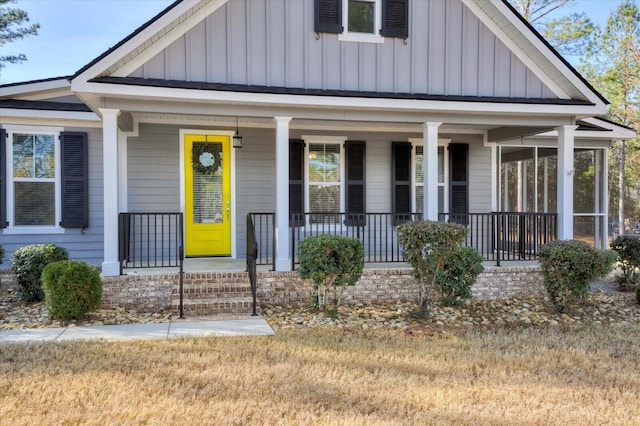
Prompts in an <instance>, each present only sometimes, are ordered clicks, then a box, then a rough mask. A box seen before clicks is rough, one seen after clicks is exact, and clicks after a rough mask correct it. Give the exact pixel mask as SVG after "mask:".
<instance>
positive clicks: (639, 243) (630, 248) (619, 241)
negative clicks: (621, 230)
mask: <svg viewBox="0 0 640 426" xmlns="http://www.w3.org/2000/svg"><path fill="white" fill-rule="evenodd" d="M611 249H612V250H614V251H615V252H616V253H617V254H618V268H620V270H621V271H622V276H621V277H620V278H619V283H620V285H621V286H622V287H627V288H629V289H632V288H633V287H635V286H636V284H638V279H639V278H640V238H638V237H625V236H620V237H618V238H616V239H615V240H613V242H612V243H611Z"/></svg>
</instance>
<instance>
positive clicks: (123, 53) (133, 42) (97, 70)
mask: <svg viewBox="0 0 640 426" xmlns="http://www.w3.org/2000/svg"><path fill="white" fill-rule="evenodd" d="M199 2H201V3H204V4H203V5H202V7H200V8H199V9H198V10H197V11H195V12H194V13H191V14H189V12H190V11H191V9H192V8H194V7H195V6H196V5H197V4H198V3H199ZM226 2H227V0H198V1H196V0H184V1H183V2H181V3H180V4H178V5H176V6H175V7H174V8H173V9H171V10H170V11H169V12H168V13H166V14H165V15H164V16H161V17H160V18H159V19H158V20H157V21H155V22H154V23H152V24H151V25H149V26H148V27H147V28H145V29H144V30H142V31H141V32H140V33H139V34H136V35H135V36H134V37H133V38H131V39H130V40H129V41H127V42H126V43H125V44H123V45H122V46H120V47H118V49H116V50H115V51H113V52H111V53H110V54H109V55H107V56H105V57H104V58H102V60H100V61H98V62H97V63H95V64H93V65H92V66H91V67H90V68H88V69H86V70H85V71H84V72H83V73H82V74H80V75H79V76H77V77H76V78H74V79H73V80H72V82H71V87H72V90H73V91H78V90H79V89H78V86H79V85H82V83H84V82H86V81H88V80H90V79H92V78H95V77H97V76H99V75H101V74H102V73H103V72H105V71H106V70H108V69H109V68H111V67H113V66H114V65H116V64H118V62H121V64H120V65H119V66H118V69H117V71H116V72H114V73H113V74H112V76H115V77H124V76H127V75H129V74H130V73H131V72H133V71H135V70H136V69H137V68H139V67H140V66H141V65H142V64H144V63H145V62H147V61H148V60H150V59H151V58H153V57H154V56H155V55H157V54H158V53H159V52H160V51H162V50H163V49H164V48H166V47H167V46H169V45H170V44H171V43H173V42H174V41H176V40H177V39H178V38H180V37H181V36H182V35H184V34H185V33H186V32H187V31H189V30H190V29H191V28H193V27H194V26H196V25H197V24H198V23H200V22H201V21H202V20H203V19H205V18H206V17H207V16H209V15H210V14H211V13H213V12H214V11H216V10H217V9H218V8H219V7H220V6H222V5H224V4H225V3H226ZM181 17H182V20H181V21H180V22H179V23H178V24H177V25H176V26H174V27H172V24H173V23H174V21H176V20H177V19H180V18H181ZM163 31H164V34H162V32H163ZM154 37H157V38H156V39H155V40H153V38H154Z"/></svg>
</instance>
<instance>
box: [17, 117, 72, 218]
mask: <svg viewBox="0 0 640 426" xmlns="http://www.w3.org/2000/svg"><path fill="white" fill-rule="evenodd" d="M59 135H60V129H43V130H41V129H38V130H29V129H24V130H22V129H16V130H13V131H10V132H9V133H8V136H9V137H8V141H9V143H8V144H7V149H8V152H7V154H8V155H7V157H8V158H9V159H10V161H9V162H8V168H7V172H8V173H7V177H8V180H7V198H8V200H10V201H12V205H13V208H10V209H8V211H7V220H8V222H9V223H10V224H11V225H12V226H13V227H49V228H57V226H58V223H59V222H60V203H59V200H60V195H59V187H60V185H59V180H60V173H59V167H58V164H59V161H60V160H59V158H60V145H59V144H58V143H57V141H58V138H59Z"/></svg>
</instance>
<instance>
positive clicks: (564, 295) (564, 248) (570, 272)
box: [539, 240, 616, 312]
mask: <svg viewBox="0 0 640 426" xmlns="http://www.w3.org/2000/svg"><path fill="white" fill-rule="evenodd" d="M539 255H540V267H541V269H542V273H543V275H544V286H545V289H546V291H547V295H548V296H549V300H550V301H551V303H552V304H553V306H554V307H555V308H556V310H558V312H563V311H564V310H565V309H566V308H567V307H568V306H570V305H572V304H574V303H575V302H576V301H578V300H580V299H583V298H584V297H585V296H586V295H588V294H589V290H590V284H591V282H592V281H593V280H596V279H598V278H601V277H604V276H605V275H607V274H608V273H609V272H611V270H612V264H613V262H614V261H615V258H616V253H615V252H613V251H611V250H597V249H594V248H593V247H591V246H590V245H589V244H587V243H585V242H584V241H578V240H569V241H562V240H557V241H553V242H551V243H549V244H545V245H544V246H542V247H540V253H539Z"/></svg>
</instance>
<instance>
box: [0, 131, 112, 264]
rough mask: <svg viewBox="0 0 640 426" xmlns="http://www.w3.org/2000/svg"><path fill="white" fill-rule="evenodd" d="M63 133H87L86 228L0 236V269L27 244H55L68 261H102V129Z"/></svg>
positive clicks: (92, 262)
mask: <svg viewBox="0 0 640 426" xmlns="http://www.w3.org/2000/svg"><path fill="white" fill-rule="evenodd" d="M64 130H65V131H66V132H87V134H88V141H89V147H88V148H89V227H88V228H87V229H85V230H84V232H81V230H80V229H65V230H64V233H63V234H42V235H6V234H1V233H0V243H1V244H2V246H3V247H4V249H5V257H4V259H3V260H2V264H1V265H0V269H8V268H10V267H11V255H12V254H13V252H14V251H15V250H17V249H18V248H20V247H24V246H28V245H31V244H47V243H51V244H56V245H59V246H61V247H64V248H66V249H67V250H68V251H69V258H71V259H74V260H81V261H85V262H87V263H90V264H92V265H96V266H99V265H101V264H102V260H103V257H104V256H103V253H104V251H103V247H104V241H103V224H104V220H103V218H104V214H103V212H104V208H103V206H104V203H103V191H102V187H103V173H102V170H103V166H102V129H85V128H77V127H65V128H64Z"/></svg>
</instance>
